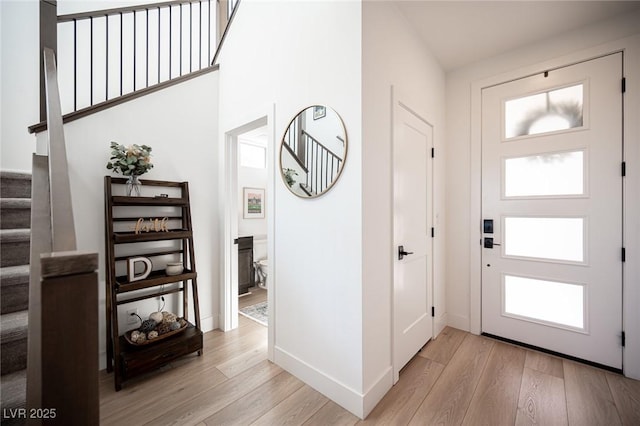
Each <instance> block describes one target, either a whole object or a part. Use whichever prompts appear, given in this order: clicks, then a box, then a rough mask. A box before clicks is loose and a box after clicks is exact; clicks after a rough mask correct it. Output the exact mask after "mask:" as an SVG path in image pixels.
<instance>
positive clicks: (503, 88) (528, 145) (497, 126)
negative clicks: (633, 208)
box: [481, 53, 622, 369]
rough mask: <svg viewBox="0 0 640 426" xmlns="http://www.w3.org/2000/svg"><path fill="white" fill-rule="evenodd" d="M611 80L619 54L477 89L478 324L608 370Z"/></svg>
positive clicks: (616, 227)
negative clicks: (479, 195)
mask: <svg viewBox="0 0 640 426" xmlns="http://www.w3.org/2000/svg"><path fill="white" fill-rule="evenodd" d="M621 78H622V54H621V53H617V54H612V55H608V56H605V57H602V58H597V59H593V60H590V61H586V62H582V63H579V64H575V65H571V66H567V67H564V68H561V69H556V70H552V71H549V72H547V73H540V74H538V75H533V76H530V77H526V78H522V79H519V80H515V81H511V82H508V83H504V84H500V85H497V86H493V87H490V88H486V89H484V90H483V92H482V214H483V223H482V225H481V226H482V227H483V237H484V238H483V241H482V244H483V248H482V331H483V332H484V333H487V334H491V335H496V336H500V337H503V338H507V339H510V340H514V341H518V342H522V343H526V344H530V345H534V346H537V347H540V348H544V349H548V350H551V351H554V352H558V353H562V354H566V355H570V356H573V357H577V358H580V359H584V360H588V361H591V362H594V363H598V364H602V365H605V366H609V367H613V368H616V369H620V368H621V367H622V346H621V332H622V255H621V252H622V177H621V162H622V93H621V89H620V85H621ZM491 243H493V247H492V248H491V245H492V244H491Z"/></svg>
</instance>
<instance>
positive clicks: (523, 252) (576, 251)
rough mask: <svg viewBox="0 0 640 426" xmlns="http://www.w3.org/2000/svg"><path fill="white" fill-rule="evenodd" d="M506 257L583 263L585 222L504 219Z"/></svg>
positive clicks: (545, 219) (519, 218)
mask: <svg viewBox="0 0 640 426" xmlns="http://www.w3.org/2000/svg"><path fill="white" fill-rule="evenodd" d="M504 251H505V254H506V255H507V256H519V257H535V258H539V259H550V260H566V261H571V262H582V261H584V219H583V218H581V217H507V218H505V219H504Z"/></svg>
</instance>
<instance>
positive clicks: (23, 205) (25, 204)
mask: <svg viewBox="0 0 640 426" xmlns="http://www.w3.org/2000/svg"><path fill="white" fill-rule="evenodd" d="M0 208H3V209H28V208H31V198H0Z"/></svg>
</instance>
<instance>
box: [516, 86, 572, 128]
mask: <svg viewBox="0 0 640 426" xmlns="http://www.w3.org/2000/svg"><path fill="white" fill-rule="evenodd" d="M582 98H583V85H582V84H578V85H575V86H571V87H564V88H562V89H556V90H551V91H549V92H544V93H538V94H536V95H531V96H525V97H522V98H518V99H512V100H510V101H506V102H505V104H504V111H505V117H504V123H505V132H504V133H505V137H506V138H513V137H516V136H524V135H536V134H540V133H547V132H554V131H557V130H565V129H572V128H574V127H581V126H582V124H583V99H582Z"/></svg>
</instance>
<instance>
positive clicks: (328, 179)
mask: <svg viewBox="0 0 640 426" xmlns="http://www.w3.org/2000/svg"><path fill="white" fill-rule="evenodd" d="M346 158H347V133H346V131H345V128H344V124H343V123H342V119H341V118H340V116H339V115H338V113H336V112H335V111H334V110H333V109H331V108H329V107H327V106H322V105H314V106H310V107H309V108H306V109H304V110H303V111H302V112H300V113H299V114H298V115H296V116H295V117H294V118H293V120H291V123H289V127H288V128H287V131H286V132H285V134H284V137H283V138H282V144H281V145H280V168H281V169H280V171H281V174H282V179H283V181H284V183H285V185H286V187H287V188H289V190H290V191H291V192H293V193H294V194H295V195H297V196H298V197H302V198H313V197H318V196H320V195H322V194H324V193H325V192H327V191H328V190H329V189H330V188H331V187H332V186H333V184H334V183H335V182H336V181H337V180H338V178H339V177H340V173H342V169H343V168H344V162H345V160H346Z"/></svg>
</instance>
